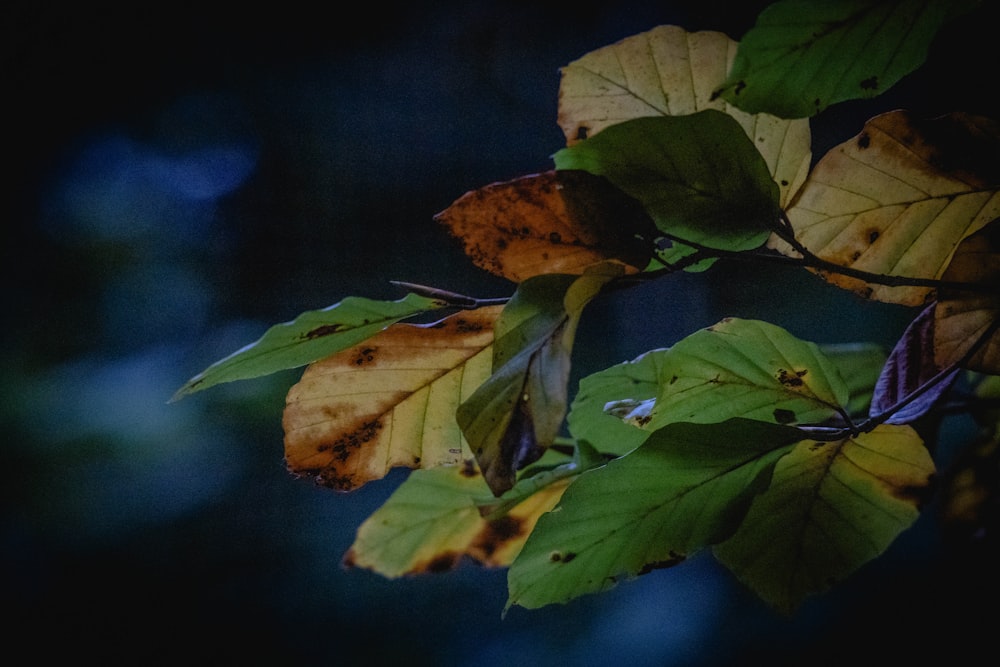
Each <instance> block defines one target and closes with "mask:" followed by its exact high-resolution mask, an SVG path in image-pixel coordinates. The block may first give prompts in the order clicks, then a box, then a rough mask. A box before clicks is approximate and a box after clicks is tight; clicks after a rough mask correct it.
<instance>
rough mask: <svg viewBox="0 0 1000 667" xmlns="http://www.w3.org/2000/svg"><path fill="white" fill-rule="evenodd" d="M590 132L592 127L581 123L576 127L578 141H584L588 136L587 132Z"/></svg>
mask: <svg viewBox="0 0 1000 667" xmlns="http://www.w3.org/2000/svg"><path fill="white" fill-rule="evenodd" d="M589 133H590V128H589V127H587V126H586V125H581V126H579V127H578V128H576V138H577V140H578V141H583V140H584V139H586V138H587V134H589Z"/></svg>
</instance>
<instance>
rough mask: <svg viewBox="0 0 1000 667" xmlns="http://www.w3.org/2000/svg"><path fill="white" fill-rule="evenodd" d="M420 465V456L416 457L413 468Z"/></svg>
mask: <svg viewBox="0 0 1000 667" xmlns="http://www.w3.org/2000/svg"><path fill="white" fill-rule="evenodd" d="M419 465H420V457H419V456H414V457H413V467H417V466H419Z"/></svg>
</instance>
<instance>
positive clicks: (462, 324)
mask: <svg viewBox="0 0 1000 667" xmlns="http://www.w3.org/2000/svg"><path fill="white" fill-rule="evenodd" d="M482 330H483V325H482V324H480V323H479V322H470V321H469V320H467V319H465V318H459V319H457V320H455V331H457V332H458V333H476V332H477V331H482Z"/></svg>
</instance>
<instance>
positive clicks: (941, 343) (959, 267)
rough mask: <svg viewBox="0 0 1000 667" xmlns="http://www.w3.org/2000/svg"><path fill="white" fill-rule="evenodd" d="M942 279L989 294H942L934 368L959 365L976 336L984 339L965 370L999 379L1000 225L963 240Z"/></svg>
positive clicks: (946, 291)
mask: <svg viewBox="0 0 1000 667" xmlns="http://www.w3.org/2000/svg"><path fill="white" fill-rule="evenodd" d="M942 277H943V279H944V280H947V281H954V282H966V283H972V284H975V285H979V286H980V287H985V288H987V289H989V290H990V291H989V292H970V291H959V290H954V289H942V290H941V292H940V296H939V302H938V304H937V308H936V317H935V322H934V326H935V328H934V336H935V345H934V357H935V359H936V360H937V363H938V364H939V365H941V366H947V365H949V364H951V363H954V362H955V361H958V360H959V359H961V358H962V357H963V356H964V355H965V354H967V353H968V352H969V351H970V348H971V346H972V345H975V344H977V342H978V341H979V339H980V338H981V337H983V336H987V339H986V340H985V341H983V343H981V344H980V345H981V347H980V349H979V350H978V351H977V352H975V353H974V354H973V355H972V358H971V359H970V360H969V361H968V362H967V363H966V364H965V367H966V368H968V369H970V370H974V371H980V372H983V373H989V374H991V375H996V374H1000V332H998V331H997V329H996V327H997V320H998V319H1000V220H994V221H992V222H991V223H990V224H989V225H987V226H986V227H984V228H983V229H981V230H980V231H978V232H977V233H975V234H973V235H972V236H970V237H968V238H967V239H965V240H964V241H962V243H961V245H959V247H958V249H957V250H956V251H955V256H954V258H953V259H952V260H951V264H949V265H948V270H947V271H945V273H944V276H942ZM991 327H992V332H991V331H990V328H991Z"/></svg>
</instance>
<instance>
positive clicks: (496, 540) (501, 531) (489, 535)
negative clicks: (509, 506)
mask: <svg viewBox="0 0 1000 667" xmlns="http://www.w3.org/2000/svg"><path fill="white" fill-rule="evenodd" d="M522 533H523V526H522V522H521V520H520V519H515V518H514V517H512V516H510V515H509V514H508V515H506V516H502V517H500V518H499V519H494V520H493V521H490V522H489V523H487V524H486V527H485V528H484V529H483V531H482V532H481V533H480V534H479V535H478V536H476V540H475V542H474V543H473V544H471V545H470V547H469V550H470V551H471V552H472V553H477V554H482V556H483V558H484V559H488V558H489V557H490V556H492V555H493V554H494V553H496V551H497V549H499V548H500V547H501V546H503V545H504V543H506V542H510V541H511V540H513V539H515V538H517V537H520V536H521V534H522Z"/></svg>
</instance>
